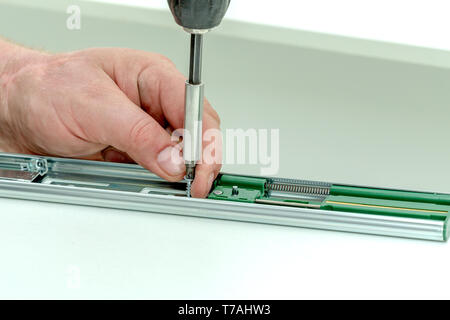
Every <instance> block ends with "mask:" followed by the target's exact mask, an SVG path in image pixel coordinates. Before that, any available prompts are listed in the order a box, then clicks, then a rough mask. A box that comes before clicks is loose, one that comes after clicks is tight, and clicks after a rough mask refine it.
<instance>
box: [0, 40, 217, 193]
mask: <svg viewBox="0 0 450 320" xmlns="http://www.w3.org/2000/svg"><path fill="white" fill-rule="evenodd" d="M15 50H17V51H16V53H15V54H14V55H12V56H14V57H15V58H14V59H10V62H9V63H8V64H6V65H4V67H3V68H0V149H1V150H3V151H6V152H17V153H29V154H40V155H51V156H62V157H73V158H82V159H91V160H106V161H116V162H126V161H130V160H131V159H132V160H133V161H135V162H137V163H138V164H140V165H142V166H143V167H145V168H147V169H149V170H150V171H152V172H154V173H155V174H157V175H159V176H160V177H162V178H165V179H167V180H170V181H177V180H180V179H182V178H183V176H184V174H185V166H184V162H183V160H182V158H181V157H182V156H181V155H180V152H179V148H176V147H175V145H176V142H174V141H172V140H171V136H170V134H169V132H168V131H170V130H173V129H179V128H183V121H184V90H185V89H184V83H185V78H184V76H183V75H182V74H181V73H180V72H179V71H178V70H177V69H176V68H175V66H174V65H173V63H172V62H170V61H169V60H168V59H167V58H165V57H163V56H161V55H158V54H153V53H147V52H142V51H135V50H129V49H89V50H84V51H79V52H73V53H67V54H56V55H49V54H43V53H38V52H35V51H31V50H27V49H23V48H18V47H17V48H16V49H15ZM18 57H22V58H18ZM219 125H220V121H219V116H218V115H217V113H216V112H215V111H214V109H213V108H212V107H211V105H210V104H209V103H208V102H207V101H205V106H204V117H203V130H204V131H205V130H208V129H218V128H219ZM215 143H216V144H217V147H216V149H215V153H216V158H218V157H219V156H220V152H221V150H220V146H219V143H218V141H216V142H215ZM204 144H206V142H204ZM204 147H206V145H204ZM174 148H175V149H174ZM217 162H220V161H217ZM220 167H221V165H220V163H214V164H205V163H202V164H199V165H198V166H197V170H196V177H195V180H194V183H193V186H192V194H193V196H195V197H205V196H206V195H207V193H208V191H209V189H210V187H211V184H212V182H213V180H214V179H215V177H216V176H217V174H218V173H219V170H220Z"/></svg>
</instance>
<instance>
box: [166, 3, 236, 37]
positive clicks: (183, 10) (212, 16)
mask: <svg viewBox="0 0 450 320" xmlns="http://www.w3.org/2000/svg"><path fill="white" fill-rule="evenodd" d="M167 2H168V4H169V7H170V11H172V14H173V17H174V18H175V21H176V23H178V24H179V25H180V26H182V27H184V28H188V29H201V30H204V29H211V28H214V27H217V26H218V25H219V24H220V22H221V21H222V19H223V17H224V16H225V13H226V12H227V9H228V6H229V4H230V0H167Z"/></svg>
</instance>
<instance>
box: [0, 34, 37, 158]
mask: <svg viewBox="0 0 450 320" xmlns="http://www.w3.org/2000/svg"><path fill="white" fill-rule="evenodd" d="M44 56H46V54H42V53H40V52H38V51H34V50H31V49H28V48H24V47H21V46H18V45H15V44H13V43H10V42H7V41H5V40H3V39H1V38H0V152H1V151H14V150H12V149H11V147H10V146H11V144H13V142H14V141H11V140H14V136H15V133H14V130H12V129H13V126H12V123H11V122H12V121H11V113H12V111H13V110H9V105H8V104H9V101H8V100H9V99H8V96H9V88H10V86H11V83H12V82H13V81H14V78H15V75H16V74H17V73H18V72H20V70H22V69H23V68H25V67H26V66H28V65H30V64H33V63H35V62H39V61H42V58H43V57H44Z"/></svg>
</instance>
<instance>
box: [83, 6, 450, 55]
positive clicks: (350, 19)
mask: <svg viewBox="0 0 450 320" xmlns="http://www.w3.org/2000/svg"><path fill="white" fill-rule="evenodd" d="M89 1H96V2H109V3H119V4H120V3H123V4H127V5H134V6H142V7H151V8H161V9H164V10H167V1H166V0H89ZM449 14H450V2H449V1H447V0H395V1H392V0H377V1H375V0H341V1H336V0H314V1H310V0H232V1H231V4H230V8H229V10H228V12H227V15H226V19H235V20H241V21H247V22H254V23H259V24H267V25H276V26H283V27H287V28H293V29H301V30H308V31H317V32H323V33H328V34H337V35H343V36H350V37H356V38H364V39H372V40H381V41H387V42H395V43H402V44H409V45H415V46H423V47H429V48H436V49H446V50H450V36H449V32H450V18H449Z"/></svg>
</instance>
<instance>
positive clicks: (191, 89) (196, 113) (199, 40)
mask: <svg viewBox="0 0 450 320" xmlns="http://www.w3.org/2000/svg"><path fill="white" fill-rule="evenodd" d="M202 46H203V35H202V34H191V52H190V63H189V81H188V82H186V95H185V111H184V136H183V156H184V161H185V164H186V177H185V178H186V180H187V189H186V194H187V196H188V197H190V190H191V182H192V180H193V179H194V177H195V166H196V164H197V163H198V161H200V159H201V153H202V127H203V121H202V120H203V97H204V92H203V90H204V89H203V84H202V77H201V73H202Z"/></svg>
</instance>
